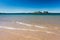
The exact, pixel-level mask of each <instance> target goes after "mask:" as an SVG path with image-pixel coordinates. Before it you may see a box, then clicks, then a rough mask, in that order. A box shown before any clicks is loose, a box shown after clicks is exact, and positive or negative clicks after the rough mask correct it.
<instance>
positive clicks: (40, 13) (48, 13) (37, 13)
mask: <svg viewBox="0 0 60 40" xmlns="http://www.w3.org/2000/svg"><path fill="white" fill-rule="evenodd" d="M0 15H60V13H50V12H48V11H43V12H41V11H37V12H32V13H0Z"/></svg>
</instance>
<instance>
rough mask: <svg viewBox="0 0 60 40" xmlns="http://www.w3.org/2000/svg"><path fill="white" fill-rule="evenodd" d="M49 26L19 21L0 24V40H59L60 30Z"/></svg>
mask: <svg viewBox="0 0 60 40" xmlns="http://www.w3.org/2000/svg"><path fill="white" fill-rule="evenodd" d="M7 24H8V25H7ZM50 26H51V25H49V27H48V26H42V25H34V24H28V23H24V22H19V21H15V22H0V40H60V31H59V30H60V28H59V27H57V26H51V27H50Z"/></svg>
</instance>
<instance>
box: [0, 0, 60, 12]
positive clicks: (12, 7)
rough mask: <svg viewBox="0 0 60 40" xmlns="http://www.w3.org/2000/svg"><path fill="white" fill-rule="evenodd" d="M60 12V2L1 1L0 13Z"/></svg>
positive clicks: (43, 0)
mask: <svg viewBox="0 0 60 40" xmlns="http://www.w3.org/2000/svg"><path fill="white" fill-rule="evenodd" d="M34 11H49V12H60V0H0V12H2V13H20V12H34Z"/></svg>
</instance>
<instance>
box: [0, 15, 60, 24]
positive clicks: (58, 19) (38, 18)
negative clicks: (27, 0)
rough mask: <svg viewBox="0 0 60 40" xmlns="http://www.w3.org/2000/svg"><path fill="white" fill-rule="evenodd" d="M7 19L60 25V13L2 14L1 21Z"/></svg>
mask: <svg viewBox="0 0 60 40" xmlns="http://www.w3.org/2000/svg"><path fill="white" fill-rule="evenodd" d="M7 21H12V22H13V21H19V22H25V23H31V24H38V25H40V24H52V25H60V15H0V22H7Z"/></svg>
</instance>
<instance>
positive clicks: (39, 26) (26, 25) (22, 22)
mask: <svg viewBox="0 0 60 40" xmlns="http://www.w3.org/2000/svg"><path fill="white" fill-rule="evenodd" d="M16 23H17V24H21V25H25V26H30V27H31V26H34V27H38V28H46V27H43V26H39V25H32V24H27V23H23V22H18V21H16Z"/></svg>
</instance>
